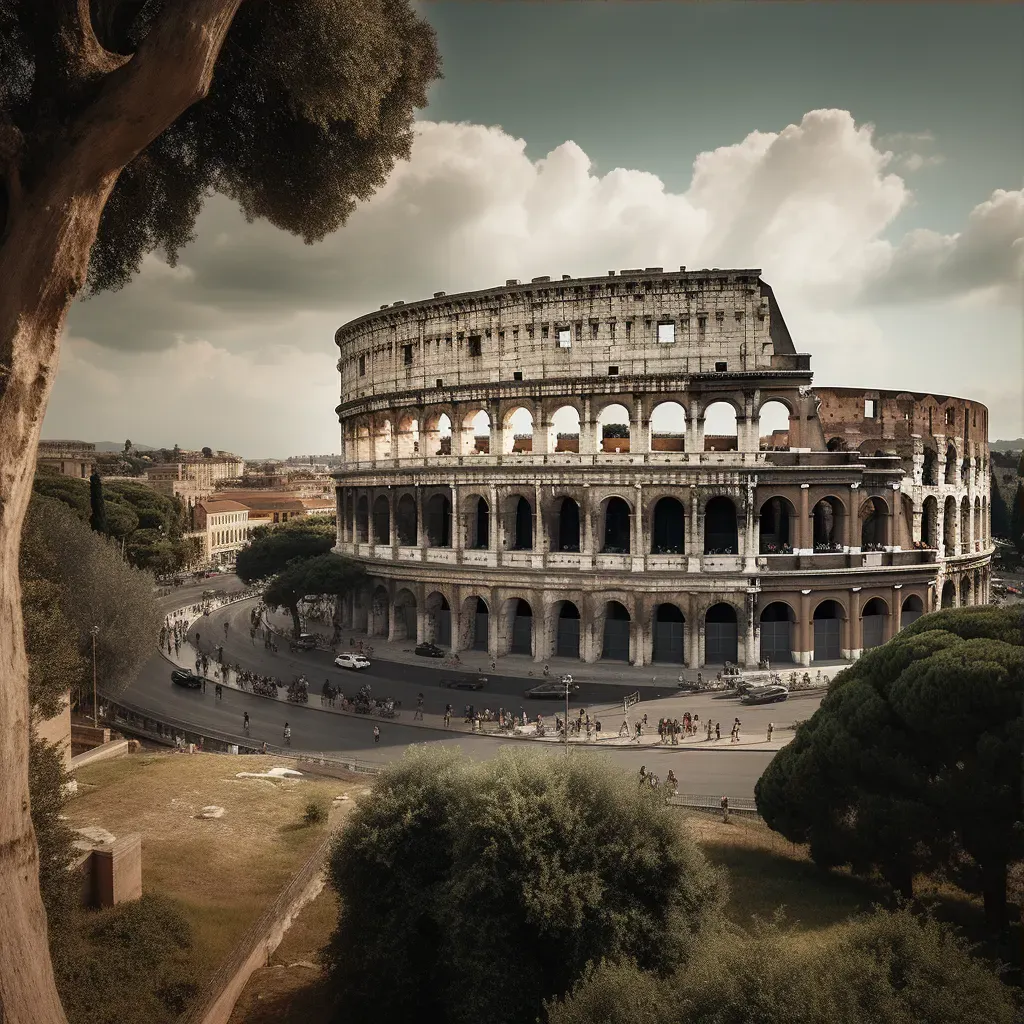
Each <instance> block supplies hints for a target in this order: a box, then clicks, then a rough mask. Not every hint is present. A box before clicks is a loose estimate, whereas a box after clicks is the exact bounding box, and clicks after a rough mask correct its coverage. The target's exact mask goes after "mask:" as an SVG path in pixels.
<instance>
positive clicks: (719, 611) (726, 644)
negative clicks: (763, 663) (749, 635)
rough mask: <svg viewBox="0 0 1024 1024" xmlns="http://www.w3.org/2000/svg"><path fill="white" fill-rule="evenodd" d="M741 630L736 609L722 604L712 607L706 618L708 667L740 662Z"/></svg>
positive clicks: (705, 651)
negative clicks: (737, 621) (728, 662)
mask: <svg viewBox="0 0 1024 1024" xmlns="http://www.w3.org/2000/svg"><path fill="white" fill-rule="evenodd" d="M738 650H739V629H738V627H737V623H736V609H735V608H733V606H732V605H731V604H726V603H725V602H720V603H719V604H716V605H712V606H711V607H710V608H709V609H708V613H707V615H705V616H704V661H705V663H706V664H708V665H724V664H725V662H727V661H731V662H734V663H735V662H736V661H738V660H739V658H738V654H737V652H738Z"/></svg>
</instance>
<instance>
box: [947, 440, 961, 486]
mask: <svg viewBox="0 0 1024 1024" xmlns="http://www.w3.org/2000/svg"><path fill="white" fill-rule="evenodd" d="M957 461H958V460H957V455H956V447H955V446H954V445H950V446H949V447H948V448H947V449H946V483H947V484H955V483H956V482H957V481H956V475H957V474H956V467H957Z"/></svg>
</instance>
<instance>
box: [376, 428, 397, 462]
mask: <svg viewBox="0 0 1024 1024" xmlns="http://www.w3.org/2000/svg"><path fill="white" fill-rule="evenodd" d="M375 427H376V430H375V433H374V438H373V457H374V460H376V461H379V460H381V459H390V458H392V456H393V454H394V431H393V429H392V426H391V420H388V419H385V420H380V421H378V422H377V423H376V424H375Z"/></svg>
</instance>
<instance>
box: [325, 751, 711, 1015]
mask: <svg viewBox="0 0 1024 1024" xmlns="http://www.w3.org/2000/svg"><path fill="white" fill-rule="evenodd" d="M329 872H330V879H331V882H332V884H333V885H334V887H335V889H336V890H337V892H338V895H339V897H340V905H341V909H340V914H339V918H338V926H337V929H336V930H335V933H334V935H333V937H332V939H331V941H330V943H329V945H328V946H327V948H326V949H325V951H324V962H325V965H326V967H327V969H328V972H329V980H330V984H331V986H332V988H333V989H334V991H335V993H336V995H337V996H338V999H339V1007H340V1008H341V1014H340V1015H339V1017H338V1020H342V1019H344V1020H345V1021H349V1022H352V1024H364V1022H370V1021H372V1022H374V1024H392V1022H394V1024H397V1022H405V1021H409V1020H420V1021H424V1022H430V1024H432V1022H440V1021H444V1022H450V1024H461V1022H467V1024H468V1022H478V1021H484V1020H486V1021H490V1022H494V1024H512V1022H523V1024H527V1022H531V1024H532V1022H533V1021H535V1020H536V1019H537V1016H538V1014H539V1013H540V1011H541V1009H542V1003H543V1000H544V999H547V998H552V997H555V996H560V995H562V994H563V993H565V992H566V991H567V990H568V989H569V988H570V987H571V986H572V985H573V984H574V982H575V981H577V980H578V979H579V978H580V976H581V975H582V974H583V971H584V969H585V967H586V965H587V963H588V962H589V961H595V962H596V961H599V960H601V959H602V958H608V959H620V958H621V959H624V958H632V959H633V960H635V961H636V963H637V964H639V965H640V966H641V967H642V968H644V969H647V970H651V971H654V972H656V973H659V974H664V973H668V972H669V971H671V970H672V969H673V967H674V966H675V965H676V964H678V963H679V962H681V961H683V960H685V959H686V958H687V957H688V956H689V955H690V953H691V952H692V950H693V949H694V947H695V946H696V945H697V944H699V942H700V941H701V940H702V938H703V936H704V934H705V933H706V932H707V931H708V930H709V929H710V928H711V927H712V926H713V925H714V924H715V923H716V922H717V921H718V919H719V915H720V912H721V906H722V902H723V899H724V887H723V883H722V879H721V877H720V876H719V874H718V872H717V871H715V869H713V868H712V867H711V866H710V865H709V864H708V863H707V861H705V859H704V857H703V855H702V854H701V853H700V851H699V850H698V849H697V847H696V845H695V844H694V843H693V842H692V841H691V840H690V839H689V838H688V837H686V836H685V834H684V833H683V831H682V830H681V828H680V822H679V818H678V816H677V815H676V814H675V813H674V812H673V811H672V810H671V809H669V808H668V807H666V805H665V803H664V801H663V800H662V799H660V798H659V796H658V794H656V793H654V792H653V791H651V790H646V791H641V790H639V789H638V788H637V787H636V786H635V785H634V784H633V783H632V780H627V779H626V778H625V777H624V776H623V775H622V773H621V772H619V771H617V770H616V769H614V768H612V767H610V766H609V765H607V764H606V763H605V762H603V761H601V760H599V759H597V758H593V757H587V756H578V757H577V756H574V757H572V758H568V759H566V758H548V757H533V756H524V755H522V754H514V753H508V752H503V754H502V755H501V756H499V757H498V758H497V759H496V760H494V761H489V762H485V763H482V764H481V763H474V762H471V761H469V760H468V759H466V758H464V757H463V756H461V754H460V753H459V752H458V751H452V750H447V749H423V748H419V749H416V748H413V750H411V751H410V752H409V753H407V754H406V756H405V758H404V759H403V760H402V761H400V762H398V763H397V764H394V765H391V766H389V767H388V768H387V769H385V771H384V772H383V773H382V774H381V775H379V776H378V778H377V781H376V782H375V784H374V787H373V791H372V793H371V794H370V796H369V797H368V798H367V799H366V800H365V801H364V802H361V803H360V805H359V807H358V808H357V809H356V811H355V812H354V816H353V817H352V818H351V819H350V821H349V824H348V825H347V826H346V828H345V830H344V832H342V833H341V835H340V837H339V839H338V840H337V843H336V845H335V847H334V850H333V852H332V855H331V860H330V868H329Z"/></svg>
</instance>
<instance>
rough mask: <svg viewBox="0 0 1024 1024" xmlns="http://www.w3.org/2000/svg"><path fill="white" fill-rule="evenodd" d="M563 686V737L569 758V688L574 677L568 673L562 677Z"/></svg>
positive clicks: (566, 754)
mask: <svg viewBox="0 0 1024 1024" xmlns="http://www.w3.org/2000/svg"><path fill="white" fill-rule="evenodd" d="M562 685H563V686H564V687H565V720H564V721H563V722H562V735H563V737H564V738H565V756H566V757H568V756H569V688H570V687H571V686H572V676H571V675H569V674H568V673H566V674H565V675H564V676H562Z"/></svg>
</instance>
